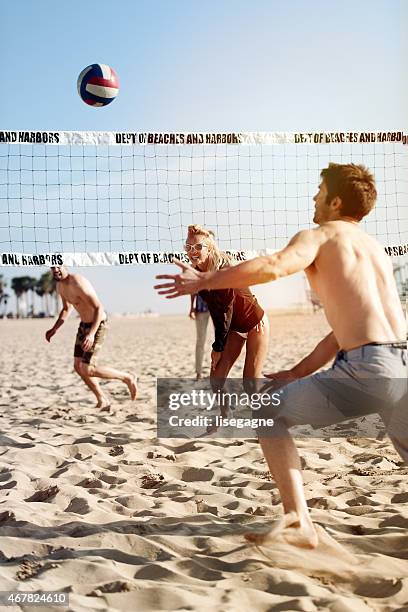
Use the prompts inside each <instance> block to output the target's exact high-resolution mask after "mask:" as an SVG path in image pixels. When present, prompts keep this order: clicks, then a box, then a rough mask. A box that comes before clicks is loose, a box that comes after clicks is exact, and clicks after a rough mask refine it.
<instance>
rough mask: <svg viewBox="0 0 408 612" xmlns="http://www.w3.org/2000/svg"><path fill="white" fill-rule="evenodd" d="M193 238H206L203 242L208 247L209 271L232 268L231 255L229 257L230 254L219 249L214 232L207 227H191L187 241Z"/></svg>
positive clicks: (196, 225) (189, 227)
mask: <svg viewBox="0 0 408 612" xmlns="http://www.w3.org/2000/svg"><path fill="white" fill-rule="evenodd" d="M191 236H202V237H203V238H204V240H203V242H204V244H206V245H207V247H208V258H209V261H210V263H209V266H208V269H209V270H219V268H223V267H224V266H230V265H231V264H232V257H231V255H228V253H225V252H224V251H220V249H219V248H218V245H217V243H216V242H215V237H214V232H213V231H211V230H207V229H205V227H202V226H201V225H198V224H195V225H189V226H188V234H187V240H188V238H190V237H191Z"/></svg>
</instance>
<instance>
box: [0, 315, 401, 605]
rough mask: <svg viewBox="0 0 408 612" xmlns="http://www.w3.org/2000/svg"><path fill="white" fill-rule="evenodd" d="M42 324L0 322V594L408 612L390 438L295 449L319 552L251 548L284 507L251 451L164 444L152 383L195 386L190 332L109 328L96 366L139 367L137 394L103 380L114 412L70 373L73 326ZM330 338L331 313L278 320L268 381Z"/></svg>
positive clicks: (234, 444) (248, 443) (208, 442)
mask: <svg viewBox="0 0 408 612" xmlns="http://www.w3.org/2000/svg"><path fill="white" fill-rule="evenodd" d="M48 327H50V321H49V320H28V319H27V320H19V321H16V320H2V321H0V338H1V356H0V405H1V414H0V417H1V420H0V423H1V448H0V453H1V460H0V489H1V495H0V590H2V591H4V590H17V589H18V590H63V591H67V592H69V593H70V609H71V610H75V611H82V610H83V611H85V610H86V611H88V610H98V611H102V610H126V611H137V612H143V611H153V610H179V611H185V610H193V611H197V612H198V611H203V610H212V611H222V612H235V611H240V610H245V611H248V610H251V611H256V612H266V611H272V610H276V611H284V610H290V611H292V610H303V611H307V612H311V611H314V610H329V611H331V612H363V611H364V612H366V611H367V612H368V611H372V610H375V611H381V612H391V611H393V612H395V611H397V610H398V611H400V612H402V611H403V610H408V603H407V602H408V552H407V551H408V534H407V533H408V532H407V527H408V492H407V475H408V469H407V468H406V467H404V466H403V465H402V463H401V462H400V458H399V456H398V455H397V453H396V451H395V450H394V448H393V447H392V445H391V443H390V442H389V440H388V438H387V437H385V438H383V439H378V440H373V439H370V438H366V437H360V438H354V437H352V436H350V437H346V436H343V437H335V436H334V437H332V438H329V439H319V438H317V437H315V438H310V439H302V440H300V441H298V447H299V448H300V452H301V457H302V462H303V466H304V479H305V483H306V484H305V486H306V496H307V500H308V505H309V507H310V508H311V513H312V518H313V520H314V521H315V522H316V523H317V524H318V529H319V533H320V535H321V544H320V545H319V547H318V548H317V549H316V550H313V551H305V550H302V549H298V548H295V547H293V546H290V545H288V544H286V543H284V542H283V541H279V540H277V541H276V542H273V543H271V544H270V545H268V546H264V547H261V548H257V547H254V546H251V545H248V544H246V542H245V540H244V538H243V534H244V533H245V532H247V531H249V530H255V531H259V532H261V531H262V530H265V529H266V528H267V526H268V525H269V524H270V523H271V522H272V521H274V520H277V519H279V517H280V516H281V513H282V508H281V504H280V499H279V494H278V491H277V488H276V486H275V483H274V482H273V481H272V480H271V477H270V475H269V473H268V471H267V467H266V465H265V461H264V459H263V457H262V454H261V451H260V447H259V444H258V442H257V441H256V439H255V438H254V439H245V440H243V439H241V440H227V439H212V438H200V439H197V440H181V439H173V440H169V439H167V440H166V439H162V440H158V439H157V438H156V428H155V423H156V387H155V381H156V377H160V376H163V377H175V378H176V377H193V376H194V360H193V352H194V323H193V322H192V321H190V320H189V319H188V317H187V316H185V317H176V316H175V317H165V316H161V317H157V318H153V317H152V318H148V317H146V318H136V317H134V318H132V317H126V318H119V317H118V318H112V319H111V321H110V330H109V333H108V337H107V340H106V343H105V345H104V347H103V349H102V351H101V353H100V358H99V361H100V363H105V362H106V363H109V364H110V365H112V366H114V367H118V368H122V369H128V370H130V371H131V372H133V373H135V374H136V375H137V376H138V378H139V395H138V399H137V401H136V402H133V403H132V402H131V401H130V398H129V396H128V393H127V389H126V387H125V386H124V385H123V384H121V383H120V382H116V381H114V382H108V383H104V382H103V383H102V384H103V385H104V387H103V388H104V390H107V392H108V393H109V395H110V396H111V398H112V409H111V411H110V412H109V413H108V412H103V413H98V411H97V410H96V409H95V408H94V399H93V397H92V395H91V393H90V392H89V391H88V389H87V388H86V387H85V385H84V384H83V383H82V381H81V380H80V379H79V377H78V376H77V374H76V373H75V372H74V371H73V367H72V361H73V359H72V354H73V344H74V338H75V332H76V327H77V321H76V320H75V319H72V320H69V321H68V322H67V323H66V324H65V325H64V326H63V328H62V329H61V330H60V331H59V332H58V334H57V335H56V336H55V337H54V338H53V340H52V342H51V344H50V345H48V344H47V343H46V342H45V340H44V334H45V331H46V329H48ZM327 329H328V328H327V323H326V322H325V320H324V318H323V315H321V314H320V313H318V314H307V315H298V314H283V313H280V314H276V315H275V316H273V317H271V345H270V351H269V356H268V360H267V364H266V367H265V370H266V371H274V370H279V369H284V368H287V367H290V366H291V365H293V364H294V363H295V362H296V361H297V360H298V359H300V358H301V357H303V356H304V355H305V354H306V353H307V352H308V351H309V350H310V349H311V348H312V347H313V346H314V345H315V344H316V343H317V341H318V340H319V339H320V338H322V337H323V335H324V334H325V333H327ZM209 336H210V334H209ZM210 341H211V338H210V337H208V339H207V342H208V351H207V355H206V360H205V367H206V371H207V372H208V366H209V351H210ZM241 371H242V359H241V360H240V361H239V362H238V363H237V364H236V366H235V367H234V370H233V372H232V375H233V376H239V375H240V374H241ZM9 609H13V608H9ZM15 609H18V608H15ZM22 609H26V608H24V607H23V608H22ZM27 609H28V608H27ZM36 609H40V608H36ZM47 609H48V610H50V609H55V610H60V609H61V608H58V607H48V608H47Z"/></svg>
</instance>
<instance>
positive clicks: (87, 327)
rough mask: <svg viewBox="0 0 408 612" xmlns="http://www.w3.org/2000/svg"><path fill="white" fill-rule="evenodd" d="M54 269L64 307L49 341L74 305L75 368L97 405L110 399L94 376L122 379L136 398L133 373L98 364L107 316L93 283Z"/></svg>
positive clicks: (107, 402) (66, 271)
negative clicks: (75, 331)
mask: <svg viewBox="0 0 408 612" xmlns="http://www.w3.org/2000/svg"><path fill="white" fill-rule="evenodd" d="M51 271H52V275H53V277H54V280H55V281H56V282H57V293H58V295H59V296H60V297H61V300H62V310H61V312H60V314H59V316H58V319H57V321H56V322H55V324H54V325H53V327H52V328H51V329H49V330H48V331H47V332H46V334H45V338H46V340H47V341H48V342H50V340H51V338H52V337H53V336H54V334H56V332H57V330H58V329H59V328H60V327H61V325H62V324H63V323H64V321H65V319H67V318H68V316H69V314H70V312H71V310H72V308H75V310H76V311H77V312H78V314H79V316H80V319H81V322H80V324H79V328H78V333H77V336H76V340H75V350H74V368H75V371H76V372H77V373H78V374H79V376H80V377H81V378H82V380H83V381H84V383H85V384H86V385H87V386H88V387H89V388H90V390H91V391H92V393H94V395H95V397H96V400H97V404H96V407H97V408H101V409H107V408H109V406H110V402H109V400H108V398H107V397H106V396H105V395H104V394H103V393H102V390H101V388H100V386H99V383H98V381H97V380H95V377H96V378H107V379H114V378H116V379H118V380H121V381H122V382H124V383H125V384H126V385H127V387H128V389H129V393H130V397H131V398H132V400H134V399H135V397H136V391H137V389H136V383H135V379H134V377H133V376H132V375H131V374H128V373H126V372H121V371H120V370H115V369H114V368H108V367H105V366H104V367H101V366H97V365H95V358H96V355H97V353H98V351H99V349H100V347H101V346H102V343H103V341H104V339H105V335H106V328H107V318H106V313H105V311H104V309H103V306H102V304H101V302H100V301H99V298H98V296H97V295H96V293H95V290H94V288H93V287H92V285H91V283H90V282H89V281H88V280H87V279H86V278H84V277H83V276H81V275H80V274H70V273H69V272H68V270H67V269H66V268H65V267H64V266H55V267H52V268H51Z"/></svg>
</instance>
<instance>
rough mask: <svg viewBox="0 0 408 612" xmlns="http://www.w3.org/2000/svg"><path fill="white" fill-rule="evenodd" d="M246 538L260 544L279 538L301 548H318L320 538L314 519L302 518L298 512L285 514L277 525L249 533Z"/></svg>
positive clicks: (252, 542)
mask: <svg viewBox="0 0 408 612" xmlns="http://www.w3.org/2000/svg"><path fill="white" fill-rule="evenodd" d="M244 537H245V539H246V540H247V542H250V543H251V544H257V545H258V546H260V545H263V544H269V543H270V542H272V541H273V540H276V539H277V538H280V539H283V540H284V541H285V542H287V543H288V544H293V546H298V547H300V548H316V546H317V545H318V543H319V538H318V535H317V532H316V529H315V528H314V525H313V523H312V521H311V520H310V519H309V518H307V519H305V520H300V519H299V516H298V515H297V514H296V512H290V513H289V514H285V515H284V516H283V517H282V519H281V520H280V521H278V522H277V524H276V525H274V526H273V527H271V529H270V530H269V531H267V532H266V533H247V534H245V536H244Z"/></svg>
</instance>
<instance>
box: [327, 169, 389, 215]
mask: <svg viewBox="0 0 408 612" xmlns="http://www.w3.org/2000/svg"><path fill="white" fill-rule="evenodd" d="M320 176H321V177H322V180H323V181H324V182H325V185H326V187H327V202H331V200H333V198H335V197H339V198H340V199H341V214H342V216H346V217H352V218H353V219H356V220H357V221H361V219H362V218H363V217H365V216H366V215H368V213H369V212H370V210H372V209H373V208H374V205H375V201H376V199H377V190H376V187H375V179H374V176H373V174H371V172H370V171H369V170H368V169H367V168H366V167H365V166H362V165H357V164H334V163H330V164H329V166H328V168H324V170H322V171H321V173H320Z"/></svg>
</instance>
